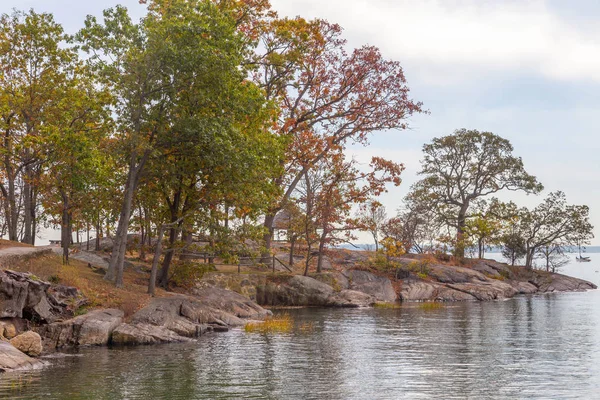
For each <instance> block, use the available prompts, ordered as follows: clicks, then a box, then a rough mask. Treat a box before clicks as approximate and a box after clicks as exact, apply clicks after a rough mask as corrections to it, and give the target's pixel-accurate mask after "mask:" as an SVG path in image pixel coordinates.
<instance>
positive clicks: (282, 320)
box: [244, 313, 294, 335]
mask: <svg viewBox="0 0 600 400" xmlns="http://www.w3.org/2000/svg"><path fill="white" fill-rule="evenodd" d="M293 328H294V321H293V320H292V318H291V317H290V315H289V314H287V313H284V314H280V315H277V316H272V317H267V319H265V320H264V321H256V322H248V323H247V324H246V325H245V326H244V330H245V331H246V332H250V333H260V334H263V335H266V334H269V333H290V332H291V331H292V329H293Z"/></svg>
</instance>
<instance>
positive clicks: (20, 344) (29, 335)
mask: <svg viewBox="0 0 600 400" xmlns="http://www.w3.org/2000/svg"><path fill="white" fill-rule="evenodd" d="M10 344H12V345H13V346H15V347H16V348H17V349H19V350H20V351H22V352H23V353H25V354H27V355H28V356H31V357H39V355H40V354H42V338H41V337H40V335H38V334H37V333H36V332H33V331H27V332H24V333H21V334H20V335H18V336H15V337H14V338H12V339H11V340H10Z"/></svg>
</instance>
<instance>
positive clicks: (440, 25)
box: [272, 0, 600, 84]
mask: <svg viewBox="0 0 600 400" xmlns="http://www.w3.org/2000/svg"><path fill="white" fill-rule="evenodd" d="M272 3H273V7H274V8H275V9H277V10H279V11H280V14H282V15H291V16H293V15H302V16H305V17H316V16H319V17H324V18H327V19H328V20H330V21H332V22H337V23H339V24H340V25H341V26H343V27H344V28H346V37H348V38H350V41H351V44H352V45H353V46H357V45H360V44H362V43H366V42H369V43H370V44H373V45H377V46H379V47H380V48H381V49H382V50H383V51H384V52H385V54H386V55H387V56H388V57H391V58H394V59H398V60H400V61H403V62H405V61H407V63H405V64H410V65H411V66H412V69H411V70H410V72H411V75H415V73H416V75H417V76H418V77H419V79H421V78H422V79H425V80H427V81H428V83H430V84H447V83H448V82H449V81H452V82H457V81H461V80H463V79H469V78H471V76H470V73H477V74H488V73H493V72H496V71H507V70H514V71H520V72H524V71H529V72H530V73H536V74H540V75H542V76H544V77H546V78H551V79H557V80H593V81H595V82H600V41H599V40H598V38H600V35H599V34H598V33H600V32H599V30H598V28H591V29H595V31H592V32H590V28H589V26H588V25H584V24H582V25H581V26H579V25H576V24H574V23H572V22H571V21H568V20H566V19H562V18H561V15H560V10H557V9H554V8H552V7H551V6H550V5H548V4H547V3H546V2H545V1H540V0H533V1H516V0H514V1H481V0H454V1H449V0H437V1H435V0H420V1H417V0H412V1H411V0H397V1H394V0H370V1H365V0H360V1H353V2H351V3H350V2H348V1H346V0H328V1H327V2H323V1H321V0H298V1H294V2H290V1H287V0H273V1H272ZM417 64H418V65H422V66H423V68H424V69H425V70H422V71H420V70H418V69H417V70H415V65H417ZM466 71H469V72H468V73H465V72H466ZM436 77H439V79H436Z"/></svg>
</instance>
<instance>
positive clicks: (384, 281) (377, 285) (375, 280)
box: [344, 269, 398, 302]
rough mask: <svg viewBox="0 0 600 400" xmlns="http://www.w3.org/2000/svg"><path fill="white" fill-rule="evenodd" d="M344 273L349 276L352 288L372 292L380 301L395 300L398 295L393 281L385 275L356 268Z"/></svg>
mask: <svg viewBox="0 0 600 400" xmlns="http://www.w3.org/2000/svg"><path fill="white" fill-rule="evenodd" d="M344 275H345V276H346V278H348V282H349V288H350V289H352V290H357V291H359V292H363V293H367V294H370V295H371V296H373V297H375V299H377V300H378V301H386V302H394V301H396V299H397V297H398V296H397V294H396V291H395V290H394V286H392V281H390V280H389V278H387V277H385V276H379V275H375V274H373V273H371V272H367V271H361V270H356V269H354V270H348V271H346V272H345V273H344Z"/></svg>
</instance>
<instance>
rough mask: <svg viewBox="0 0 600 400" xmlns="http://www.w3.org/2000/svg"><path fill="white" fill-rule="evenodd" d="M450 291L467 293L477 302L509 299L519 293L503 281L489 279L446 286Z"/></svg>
mask: <svg viewBox="0 0 600 400" xmlns="http://www.w3.org/2000/svg"><path fill="white" fill-rule="evenodd" d="M447 287H449V288H450V289H454V290H458V291H460V292H464V293H468V294H470V295H471V296H473V297H475V298H476V299H477V300H501V299H509V298H511V297H514V296H515V295H516V294H517V293H519V292H518V291H517V290H516V289H515V288H513V287H512V286H511V285H509V284H507V283H504V282H503V281H499V280H494V279H490V280H487V281H482V282H478V283H476V284H474V283H452V284H447Z"/></svg>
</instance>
